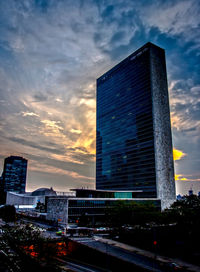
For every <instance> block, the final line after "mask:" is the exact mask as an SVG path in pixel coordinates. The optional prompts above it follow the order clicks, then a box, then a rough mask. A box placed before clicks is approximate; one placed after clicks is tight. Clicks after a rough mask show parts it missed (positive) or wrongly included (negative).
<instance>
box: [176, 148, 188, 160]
mask: <svg viewBox="0 0 200 272" xmlns="http://www.w3.org/2000/svg"><path fill="white" fill-rule="evenodd" d="M186 155H187V154H185V153H184V152H183V151H181V150H178V149H176V148H173V158H174V161H178V160H180V159H182V158H183V157H185V156H186Z"/></svg>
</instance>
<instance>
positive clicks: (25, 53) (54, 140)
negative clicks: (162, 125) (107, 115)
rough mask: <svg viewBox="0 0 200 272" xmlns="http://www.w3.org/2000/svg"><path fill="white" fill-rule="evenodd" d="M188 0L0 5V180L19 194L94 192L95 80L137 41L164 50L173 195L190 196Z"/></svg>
mask: <svg viewBox="0 0 200 272" xmlns="http://www.w3.org/2000/svg"><path fill="white" fill-rule="evenodd" d="M199 14H200V2H199V1H198V0H186V1H184V0H167V1H164V0H155V1H153V0H152V1H150V0H140V1H135V0H123V1H121V0H107V1H104V0H96V1H95V0H76V1H74V0H20V1H17V0H2V1H0V82H1V84H0V171H1V172H2V169H3V162H4V158H5V157H8V156H10V155H19V156H23V157H25V158H26V159H28V176H27V187H26V190H27V191H32V190H35V189H37V188H40V187H51V186H52V187H53V188H54V189H55V190H57V191H68V190H69V189H70V188H82V187H84V188H87V187H88V188H94V187H95V145H96V143H95V140H96V139H95V134H96V78H98V77H99V76H101V75H102V74H103V73H105V72H106V71H107V70H109V69H110V68H112V67H113V66H114V65H116V64H117V63H118V62H119V61H121V60H122V59H124V58H125V57H127V56H128V55H130V54H131V53H132V52H134V51H135V50H136V49H138V48H139V47H141V46H142V45H143V44H145V43H146V42H149V41H150V42H153V43H155V44H157V45H158V46H160V47H162V48H164V49H165V50H166V62H167V72H168V86H169V96H170V110H171V123H172V138H173V146H174V159H175V174H176V176H175V177H176V192H177V194H186V193H187V192H188V190H189V189H190V188H192V189H193V190H194V192H195V193H197V192H199V191H200V155H199V154H200V77H199V72H200V16H199Z"/></svg>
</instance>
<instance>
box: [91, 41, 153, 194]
mask: <svg viewBox="0 0 200 272" xmlns="http://www.w3.org/2000/svg"><path fill="white" fill-rule="evenodd" d="M150 45H151V44H147V45H146V46H144V47H142V48H141V49H139V50H138V51H136V52H135V53H133V54H132V55H131V56H129V57H128V58H126V59H125V60H123V61H122V62H121V63H119V64H118V65H116V66H115V67H114V68H112V69H111V70H110V71H108V72H107V73H105V74H104V75H103V76H101V77H100V78H99V79H97V146H96V152H97V154H96V189H97V190H98V189H101V190H127V191H128V190H129V191H131V190H136V191H137V190H138V194H137V193H135V197H156V196H157V194H156V171H155V153H154V132H153V130H154V128H153V109H152V91H151V84H152V81H151V65H150V58H151V54H150V50H151V48H150V47H151V46H150ZM139 191H140V192H139ZM141 191H143V192H141Z"/></svg>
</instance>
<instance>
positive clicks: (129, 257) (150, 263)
mask: <svg viewBox="0 0 200 272" xmlns="http://www.w3.org/2000/svg"><path fill="white" fill-rule="evenodd" d="M73 240H74V241H76V242H79V243H81V244H84V245H87V246H89V247H91V248H94V249H96V250H99V251H101V252H104V253H106V254H108V255H112V256H114V257H117V258H119V259H121V260H123V261H127V262H130V263H133V264H134V265H137V266H140V267H142V268H144V269H146V271H154V272H163V271H164V270H163V269H162V267H161V266H160V265H159V264H158V263H157V262H156V261H154V260H152V259H149V258H147V257H145V256H142V255H139V254H136V253H134V252H130V251H128V250H125V249H123V248H119V247H116V246H114V245H111V244H108V243H103V242H101V241H98V240H95V239H94V238H73ZM165 271H166V270H165Z"/></svg>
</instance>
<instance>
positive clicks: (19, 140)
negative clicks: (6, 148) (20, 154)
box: [8, 137, 64, 154]
mask: <svg viewBox="0 0 200 272" xmlns="http://www.w3.org/2000/svg"><path fill="white" fill-rule="evenodd" d="M8 140H10V141H12V142H16V143H19V144H22V145H26V146H29V147H32V148H36V149H39V150H42V151H46V152H50V153H55V154H64V150H63V149H62V147H60V149H56V148H49V147H46V146H41V145H39V144H38V143H37V142H31V141H27V140H25V139H22V138H17V137H8Z"/></svg>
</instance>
